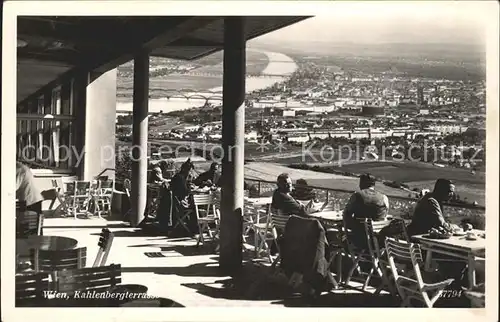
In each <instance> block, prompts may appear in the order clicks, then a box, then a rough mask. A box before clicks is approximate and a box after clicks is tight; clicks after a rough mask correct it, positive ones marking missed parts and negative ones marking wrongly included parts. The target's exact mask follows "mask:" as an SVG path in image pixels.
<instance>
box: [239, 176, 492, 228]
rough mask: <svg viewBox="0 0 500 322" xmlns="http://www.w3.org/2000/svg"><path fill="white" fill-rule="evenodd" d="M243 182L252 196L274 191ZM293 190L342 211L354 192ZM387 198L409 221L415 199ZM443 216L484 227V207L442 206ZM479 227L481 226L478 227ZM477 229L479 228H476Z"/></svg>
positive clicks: (266, 183) (396, 214)
mask: <svg viewBox="0 0 500 322" xmlns="http://www.w3.org/2000/svg"><path fill="white" fill-rule="evenodd" d="M245 181H246V182H247V183H248V184H250V185H252V186H253V188H252V189H253V191H252V192H253V194H254V195H258V196H270V195H272V192H273V191H274V190H275V189H276V187H277V186H276V182H272V181H266V180H259V179H250V178H245ZM294 187H295V188H309V189H312V190H313V191H314V192H315V193H316V198H317V199H319V201H321V202H326V201H328V202H333V203H337V204H339V206H340V209H343V208H344V206H345V205H346V204H347V201H348V200H349V198H350V196H351V194H352V193H353V192H354V191H350V190H342V189H331V188H325V187H320V186H311V185H307V186H301V185H298V184H295V185H294ZM387 197H388V198H389V213H390V214H391V215H393V216H394V217H399V218H404V219H410V218H411V216H412V214H413V209H414V207H415V204H416V202H417V200H418V199H417V198H409V197H401V196H390V195H388V196H387ZM443 210H444V215H445V216H446V217H448V218H449V220H450V221H451V222H454V223H459V222H460V221H461V220H462V219H465V218H472V217H476V218H475V221H477V220H478V218H482V219H479V220H482V222H483V225H484V215H485V210H486V209H485V207H482V206H473V205H466V204H451V203H448V204H445V205H444V209H443ZM480 226H481V225H480ZM478 228H479V227H478Z"/></svg>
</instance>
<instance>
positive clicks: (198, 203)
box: [192, 194, 216, 246]
mask: <svg viewBox="0 0 500 322" xmlns="http://www.w3.org/2000/svg"><path fill="white" fill-rule="evenodd" d="M192 197H193V204H194V211H195V214H196V220H197V223H198V238H197V242H196V246H199V245H200V243H202V244H205V238H204V237H203V234H204V233H205V232H206V233H207V234H208V236H209V237H210V239H212V240H214V235H213V231H212V230H211V229H210V225H215V224H216V213H215V200H214V196H213V194H195V195H193V196H192Z"/></svg>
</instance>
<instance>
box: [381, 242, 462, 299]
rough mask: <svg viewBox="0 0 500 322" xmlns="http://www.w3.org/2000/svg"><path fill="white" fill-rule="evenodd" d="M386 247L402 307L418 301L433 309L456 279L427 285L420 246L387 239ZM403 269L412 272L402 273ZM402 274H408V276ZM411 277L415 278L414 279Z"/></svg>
mask: <svg viewBox="0 0 500 322" xmlns="http://www.w3.org/2000/svg"><path fill="white" fill-rule="evenodd" d="M385 246H386V252H387V259H388V261H389V265H390V267H391V271H392V276H393V277H394V281H395V282H396V287H397V290H398V293H399V295H400V296H401V299H402V300H403V301H402V303H401V306H402V307H408V306H410V305H411V301H412V300H417V301H419V302H421V303H423V304H424V305H425V306H426V307H428V308H432V307H433V305H434V303H435V302H436V301H437V300H438V299H439V297H440V296H441V294H442V293H443V291H444V289H445V288H446V287H448V286H449V285H451V283H452V282H453V280H454V279H452V278H450V279H447V280H444V281H441V282H438V283H432V284H429V283H425V282H424V280H423V278H422V273H421V271H420V265H422V264H423V259H422V252H421V250H420V247H419V245H417V244H413V243H407V242H405V241H397V240H395V239H394V238H387V239H386V240H385ZM401 267H405V268H409V267H411V269H412V271H411V272H405V271H404V270H403V271H402V270H401ZM402 274H406V276H404V275H402ZM410 274H412V275H410ZM410 276H412V277H413V276H414V278H411V277H410Z"/></svg>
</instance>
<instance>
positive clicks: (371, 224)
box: [344, 219, 390, 294]
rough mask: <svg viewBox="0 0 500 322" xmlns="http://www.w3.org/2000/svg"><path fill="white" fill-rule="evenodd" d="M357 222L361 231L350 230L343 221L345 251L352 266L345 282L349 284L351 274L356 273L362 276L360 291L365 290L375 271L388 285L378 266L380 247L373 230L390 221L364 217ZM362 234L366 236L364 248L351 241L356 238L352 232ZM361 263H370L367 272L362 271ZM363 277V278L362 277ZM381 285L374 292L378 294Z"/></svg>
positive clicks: (377, 229) (378, 229)
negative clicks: (345, 238)
mask: <svg viewBox="0 0 500 322" xmlns="http://www.w3.org/2000/svg"><path fill="white" fill-rule="evenodd" d="M358 221H359V223H360V224H361V226H360V227H362V228H363V230H362V231H361V230H360V231H355V232H353V231H350V230H349V228H348V226H347V225H346V223H345V222H344V229H345V232H346V237H347V240H346V241H347V243H346V246H347V251H348V253H349V254H350V257H351V259H352V261H353V264H352V267H351V269H350V270H349V272H348V274H347V277H346V280H345V284H346V285H347V284H349V282H350V281H351V279H352V278H353V275H354V273H355V272H357V273H358V276H360V277H362V280H361V281H362V282H363V285H362V287H361V290H362V291H366V288H367V287H368V285H369V283H370V280H371V278H372V277H373V276H374V274H375V273H376V274H377V275H378V276H379V277H380V278H382V280H383V284H386V285H389V284H388V282H387V279H386V276H385V274H383V273H382V272H381V269H380V266H379V259H380V257H381V254H380V248H379V247H378V242H377V239H376V236H375V235H374V232H378V231H380V229H382V228H383V227H385V226H387V225H389V223H390V221H387V220H384V221H372V220H366V219H360V220H358ZM355 233H357V234H364V237H365V238H366V242H367V243H366V248H361V247H359V245H356V243H355V242H353V239H354V238H357V236H354V234H355ZM361 263H367V264H368V265H370V267H371V268H370V271H369V272H363V271H362V270H361ZM363 277H364V278H363ZM381 287H383V285H381V286H380V287H379V288H377V289H376V291H375V293H376V294H378V293H380V292H381V290H382V288H381Z"/></svg>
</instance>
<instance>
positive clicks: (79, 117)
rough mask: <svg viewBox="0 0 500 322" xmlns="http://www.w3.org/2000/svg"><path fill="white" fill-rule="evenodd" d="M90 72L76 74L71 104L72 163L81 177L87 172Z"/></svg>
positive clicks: (77, 174)
mask: <svg viewBox="0 0 500 322" xmlns="http://www.w3.org/2000/svg"><path fill="white" fill-rule="evenodd" d="M88 81H89V74H88V73H87V72H82V73H79V74H77V75H75V78H74V79H73V83H72V90H71V92H72V93H71V94H72V95H71V104H72V110H73V112H74V115H75V122H74V126H73V137H74V139H75V140H74V151H72V160H71V163H72V165H73V167H74V168H75V174H76V176H77V177H78V178H79V179H83V178H84V173H85V166H84V162H85V133H86V126H85V123H86V120H87V117H86V115H87V85H88Z"/></svg>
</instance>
